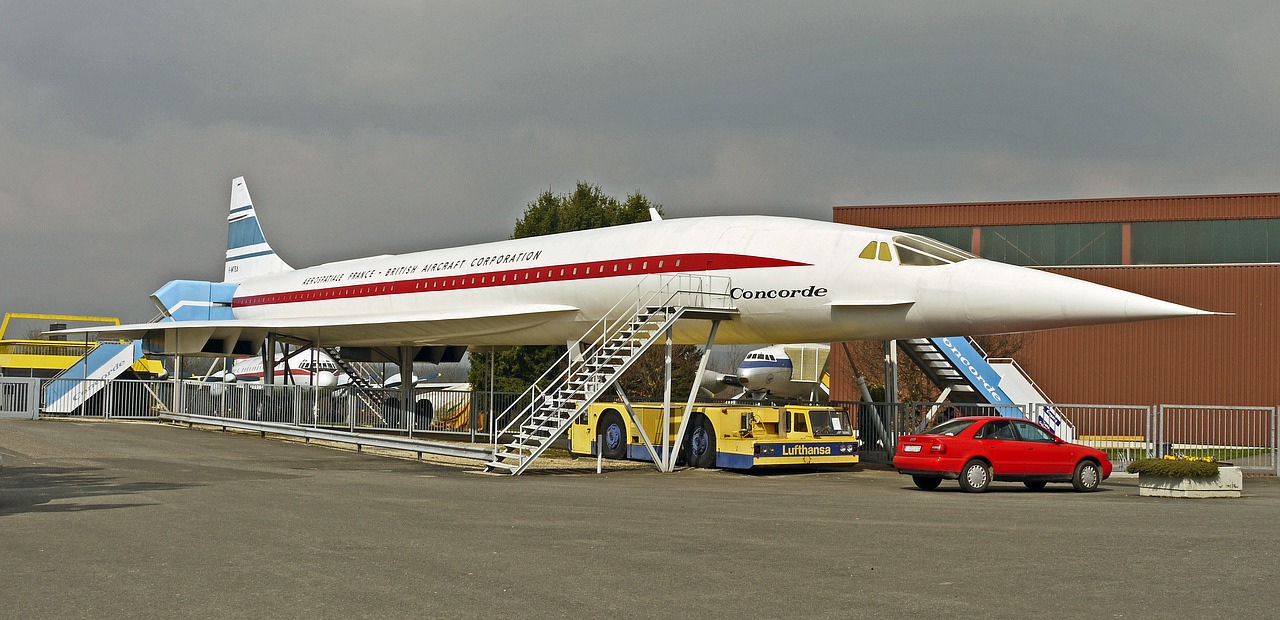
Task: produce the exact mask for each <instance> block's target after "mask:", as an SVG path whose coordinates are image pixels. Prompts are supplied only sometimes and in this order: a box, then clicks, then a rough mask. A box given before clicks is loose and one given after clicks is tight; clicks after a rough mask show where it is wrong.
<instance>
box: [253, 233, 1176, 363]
mask: <svg viewBox="0 0 1280 620" xmlns="http://www.w3.org/2000/svg"><path fill="white" fill-rule="evenodd" d="M902 236H903V235H902V233H895V232H893V231H885V230H878V229H871V228H862V227H858V226H848V225H843V224H834V223H828V222H818V221H811V220H801V219H794V218H781V217H765V216H740V217H709V218H690V219H679V220H663V221H654V222H645V223H640V224H631V225H626V226H617V227H612V228H603V229H597V230H589V231H581V232H571V233H563V234H557V235H547V236H543V237H532V238H526V239H515V240H508V241H500V242H495V243H486V244H481V245H473V246H467V247H459V248H453V249H443V250H431V251H426V252H418V253H412V254H404V255H398V256H379V257H372V258H365V259H358V260H351V261H345V262H337V263H329V264H324V265H320V266H316V267H311V268H306V269H299V270H294V271H287V272H283V273H275V274H269V275H262V276H257V277H252V278H248V279H245V280H243V281H242V282H240V286H239V288H238V289H237V291H236V293H235V297H234V304H233V312H234V315H235V317H236V318H237V319H246V320H253V321H257V322H262V321H269V320H273V319H279V320H287V319H293V318H307V319H317V318H325V317H344V319H347V320H349V319H350V318H351V317H369V320H370V321H371V322H374V321H377V322H383V323H386V322H394V321H395V320H396V317H398V316H405V317H414V316H421V315H422V314H423V313H433V312H434V313H441V317H442V318H441V319H440V321H441V322H439V325H440V326H441V327H440V329H438V330H421V329H419V330H416V331H414V333H406V334H405V337H404V341H405V343H410V342H412V343H416V344H456V345H486V344H503V345H506V344H562V343H564V342H566V341H572V340H575V339H577V338H580V337H582V335H583V331H584V330H585V329H586V327H587V326H589V325H591V324H592V323H594V322H595V321H596V320H598V319H600V318H601V317H602V316H604V315H605V314H606V313H607V312H609V311H610V309H611V308H614V307H615V304H616V303H617V302H618V301H619V300H620V299H622V298H623V297H625V296H627V295H628V294H629V293H632V291H634V289H636V287H637V286H641V288H643V287H644V286H647V285H648V284H643V283H647V282H654V283H655V284H654V286H656V278H655V276H656V274H676V273H688V274H701V275H706V276H716V277H720V278H725V279H727V282H728V290H729V291H731V297H732V304H733V306H734V307H735V308H736V310H737V315H736V316H735V317H734V318H733V319H732V320H729V321H725V322H724V323H723V324H722V325H721V326H720V328H719V332H718V335H717V339H716V340H717V342H720V343H725V344H735V343H736V344H745V343H785V342H830V341H843V340H856V339H886V338H913V337H927V336H948V335H961V334H963V335H974V334H986V333H1002V332H1014V331H1026V330H1033V329H1047V328H1055V327H1065V326H1070V325H1084V324H1091V323H1106V322H1117V321H1129V320H1141V319H1149V318H1160V317H1165V316H1186V315H1190V314H1199V313H1200V312H1199V311H1196V310H1194V309H1191V308H1186V307H1184V306H1178V305H1176V304H1170V303H1167V302H1162V301H1159V300H1155V299H1151V298H1147V297H1143V296H1141V295H1135V294H1133V293H1127V292H1124V291H1119V290H1116V289H1111V288H1107V287H1103V286H1099V285H1094V284H1090V283H1087V282H1083V281H1080V280H1075V279H1072V278H1066V277H1062V276H1057V275H1053V274H1048V273H1043V272H1038V271H1035V270H1032V269H1026V268H1022V267H1015V266H1012V265H1005V264H1001V263H994V262H991V261H987V260H982V259H978V258H971V259H968V260H960V261H958V262H954V263H947V264H930V265H915V264H903V261H902V260H900V252H901V250H900V249H899V248H898V247H897V246H894V239H895V238H901V237H902ZM872 242H883V243H884V245H885V246H886V248H887V247H892V248H893V251H892V255H891V256H890V255H888V254H887V252H884V251H882V252H881V253H880V255H879V256H872V257H866V256H860V252H862V251H863V250H864V248H866V247H867V246H868V244H870V243H872ZM646 277H648V278H649V280H646ZM539 305H558V306H567V307H573V308H577V309H578V311H577V312H569V313H563V314H558V315H556V316H554V317H553V318H550V319H548V318H547V317H546V316H540V315H531V316H529V317H524V318H522V317H521V316H514V317H512V316H507V317H498V318H495V319H494V323H493V324H492V325H486V324H484V322H483V321H478V320H477V319H476V318H475V317H483V316H485V315H486V313H487V312H489V311H490V310H491V309H493V308H499V309H501V308H521V307H533V306H539ZM498 314H501V311H500V310H499V311H498ZM450 316H456V317H458V319H459V320H464V319H465V323H459V325H465V328H462V329H449V324H448V317H450ZM707 331H708V323H707V322H706V321H684V322H682V325H681V326H680V327H678V328H677V329H676V331H675V338H676V339H677V340H678V341H681V342H694V343H697V342H702V341H704V340H705V338H706V334H707Z"/></svg>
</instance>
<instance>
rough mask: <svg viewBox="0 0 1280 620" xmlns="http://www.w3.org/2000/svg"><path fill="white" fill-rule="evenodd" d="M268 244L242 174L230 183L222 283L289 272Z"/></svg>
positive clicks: (287, 267)
mask: <svg viewBox="0 0 1280 620" xmlns="http://www.w3.org/2000/svg"><path fill="white" fill-rule="evenodd" d="M292 270H293V267H290V266H289V264H288V263H286V262H284V260H282V259H281V258H280V257H279V256H277V255H276V253H275V250H272V249H271V245H270V244H268V243H267V239H266V237H265V236H263V234H262V226H260V225H259V224H258V214H257V212H256V211H254V209H253V199H252V198H250V197H249V188H248V187H246V186H245V184H244V177H236V178H235V180H234V181H232V182H231V211H230V213H229V214H228V215H227V264H226V270H225V271H224V272H223V278H222V280H223V282H239V281H241V280H244V279H245V278H251V277H253V276H260V275H264V274H268V273H280V272H282V271H292Z"/></svg>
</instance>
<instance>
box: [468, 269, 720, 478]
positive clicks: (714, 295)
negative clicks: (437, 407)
mask: <svg viewBox="0 0 1280 620" xmlns="http://www.w3.org/2000/svg"><path fill="white" fill-rule="evenodd" d="M655 278H656V279H657V280H658V286H657V287H656V288H655V289H654V290H653V291H651V292H648V293H647V296H646V297H643V298H642V297H641V295H646V293H645V292H644V289H645V288H647V286H646V285H651V284H652V281H653V280H654V279H655ZM717 280H720V281H723V282H724V283H725V286H724V291H723V292H717V291H712V290H710V287H709V286H708V287H706V290H703V289H704V287H702V286H699V287H698V289H697V290H685V289H684V288H681V287H677V288H676V290H674V291H672V290H670V288H669V287H670V285H671V284H673V283H674V284H678V285H679V284H682V283H684V282H696V283H698V284H699V285H702V284H704V283H706V284H709V283H713V282H716V281H717ZM728 282H729V278H728V277H725V276H709V275H700V274H654V275H649V276H646V277H645V278H644V279H642V280H640V281H639V282H638V283H636V285H635V286H634V287H632V288H631V290H629V291H628V292H627V293H626V294H625V295H623V296H622V298H621V299H619V300H618V301H617V302H616V303H615V304H614V305H613V306H612V307H611V308H609V309H608V310H607V311H605V313H604V314H603V316H601V317H600V320H598V321H596V322H595V323H594V324H592V325H591V327H589V328H587V330H586V332H584V334H583V336H582V337H581V338H579V339H578V340H576V341H575V342H574V344H575V345H579V346H580V345H581V344H582V343H583V341H584V340H587V339H588V338H590V337H591V336H592V334H595V333H597V332H598V333H599V336H597V337H596V338H595V341H594V342H593V343H592V344H591V345H589V346H588V348H587V349H584V350H582V351H581V353H580V355H577V356H575V353H574V349H575V348H577V347H576V346H574V347H569V349H568V350H567V351H565V353H564V355H561V356H560V357H559V358H558V359H556V361H555V362H553V363H552V364H551V367H550V368H548V369H547V370H546V371H545V372H543V373H542V375H540V376H539V377H538V378H537V379H534V381H533V383H532V384H530V386H529V388H528V389H526V390H525V391H524V392H523V393H521V394H520V396H519V397H518V398H516V400H515V401H514V402H513V403H512V404H511V405H510V406H508V407H507V408H506V409H504V410H503V411H502V413H501V414H500V416H501V417H505V416H507V415H508V414H510V413H512V411H513V410H515V409H516V408H517V407H520V406H521V403H524V402H526V401H525V398H526V397H528V401H527V402H528V404H527V405H524V406H523V408H522V409H521V410H520V412H519V413H517V414H515V416H514V417H512V419H511V420H510V421H509V422H507V424H506V426H504V427H502V429H501V430H500V431H498V432H495V433H494V434H493V447H494V453H495V454H496V453H497V452H498V446H499V444H500V443H501V438H502V437H503V436H505V435H509V434H511V432H512V429H513V428H515V427H517V426H518V425H520V424H523V423H524V421H525V420H526V419H528V418H529V417H531V416H532V415H533V414H534V413H535V412H536V411H537V409H538V407H539V406H540V404H541V402H542V401H543V400H545V398H546V396H547V394H548V393H550V392H552V391H554V390H555V389H558V387H559V386H560V385H561V384H562V383H564V382H565V381H566V380H568V379H569V377H571V376H572V375H573V373H575V372H577V370H578V369H579V368H581V364H582V363H583V362H585V360H588V359H591V357H592V356H593V355H594V354H595V353H596V352H597V350H598V349H599V347H603V346H604V344H605V343H607V342H608V341H609V339H610V338H611V337H612V336H614V335H615V334H617V333H618V332H620V331H621V330H622V326H624V325H626V323H627V317H630V316H634V315H636V314H638V313H639V312H640V309H641V308H646V307H659V308H663V307H673V306H675V307H702V308H719V309H724V310H728V309H731V307H732V305H731V304H730V303H729V301H730V297H729V287H728ZM664 294H665V295H666V297H665V298H664V299H661V300H660V301H657V302H655V301H654V300H656V299H659V298H660V297H661V296H662V295H664ZM684 295H693V296H696V297H694V298H695V299H700V300H701V301H704V302H705V301H710V300H715V301H716V302H719V303H722V304H723V305H722V306H717V305H714V304H711V303H703V304H689V303H684V304H673V303H671V302H672V301H673V300H675V299H677V298H679V297H681V296H684ZM633 297H634V298H635V299H636V301H634V302H632V303H631V304H630V305H628V306H625V307H624V306H623V304H624V303H626V302H628V301H630V300H631V299H633ZM611 322H612V326H611V325H610V323H611ZM575 357H576V358H577V362H578V363H577V364H575V363H574V362H575ZM562 365H563V366H564V368H563V370H560V371H559V372H558V373H557V374H556V375H555V377H554V378H551V377H552V373H553V372H555V371H556V370H557V368H560V367H561V366H562ZM544 382H545V385H547V386H548V388H543V387H542V385H543V384H544Z"/></svg>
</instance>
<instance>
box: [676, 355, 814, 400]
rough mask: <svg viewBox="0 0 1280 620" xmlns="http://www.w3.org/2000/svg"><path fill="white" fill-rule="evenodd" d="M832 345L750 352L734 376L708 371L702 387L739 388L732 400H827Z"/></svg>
mask: <svg viewBox="0 0 1280 620" xmlns="http://www.w3.org/2000/svg"><path fill="white" fill-rule="evenodd" d="M830 354H831V345H829V344H820V343H811V344H788V345H782V344H775V345H770V346H767V347H763V348H760V349H753V350H752V351H750V352H748V353H747V355H746V357H744V358H743V360H742V362H741V363H740V364H738V368H737V370H736V371H735V374H720V373H716V372H713V371H707V372H706V373H704V375H703V378H702V383H701V387H702V388H704V389H705V390H706V391H707V393H710V394H719V393H721V392H724V391H725V390H726V389H727V388H730V387H732V388H736V390H737V392H736V393H735V394H734V395H733V396H731V399H732V400H767V399H771V398H779V399H784V400H785V399H794V400H809V401H815V400H825V399H826V397H827V394H828V391H827V390H828V388H827V385H825V384H824V379H825V378H826V372H827V358H828V356H829V355H830Z"/></svg>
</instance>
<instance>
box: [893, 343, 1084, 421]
mask: <svg viewBox="0 0 1280 620" xmlns="http://www.w3.org/2000/svg"><path fill="white" fill-rule="evenodd" d="M899 344H900V345H901V346H902V349H903V351H905V352H906V354H907V357H910V358H911V360H912V361H914V362H915V363H916V366H918V367H919V368H920V370H921V371H922V372H924V374H925V376H926V377H928V378H929V380H930V381H931V382H933V384H934V385H936V386H938V389H940V390H942V396H941V397H939V399H938V400H939V401H941V400H945V399H947V398H948V397H950V399H951V401H952V402H962V403H983V404H989V405H993V406H994V408H995V410H996V411H997V412H998V413H999V414H1000V415H1002V416H1005V417H1018V418H1020V417H1024V415H1026V413H1027V411H1026V410H1025V409H1024V408H1025V407H1027V406H1028V405H1032V404H1036V405H1039V407H1038V409H1037V410H1036V412H1035V415H1034V419H1035V420H1036V421H1037V422H1039V423H1041V424H1042V425H1044V426H1045V427H1046V428H1048V429H1049V430H1051V431H1053V432H1054V433H1055V434H1056V435H1058V436H1059V437H1062V438H1063V439H1065V440H1067V441H1071V440H1073V439H1074V437H1075V427H1074V425H1072V424H1071V422H1070V421H1069V420H1067V419H1066V418H1065V417H1063V416H1062V415H1061V414H1060V413H1058V411H1057V410H1056V409H1055V408H1054V407H1053V403H1052V401H1050V400H1049V398H1048V397H1047V396H1045V394H1044V392H1043V391H1042V390H1041V389H1040V386H1038V385H1036V383H1035V381H1033V380H1032V379H1031V377H1029V376H1028V375H1027V373H1026V371H1024V370H1022V367H1021V366H1018V363H1017V362H1015V361H1014V360H1012V359H1006V358H1000V359H990V360H988V359H987V357H986V354H985V353H984V352H983V351H982V350H981V349H980V348H978V346H977V344H976V343H974V342H973V341H972V340H970V339H969V338H966V337H964V336H949V337H945V338H915V339H912V340H903V341H899ZM1001 369H1004V372H1001Z"/></svg>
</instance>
